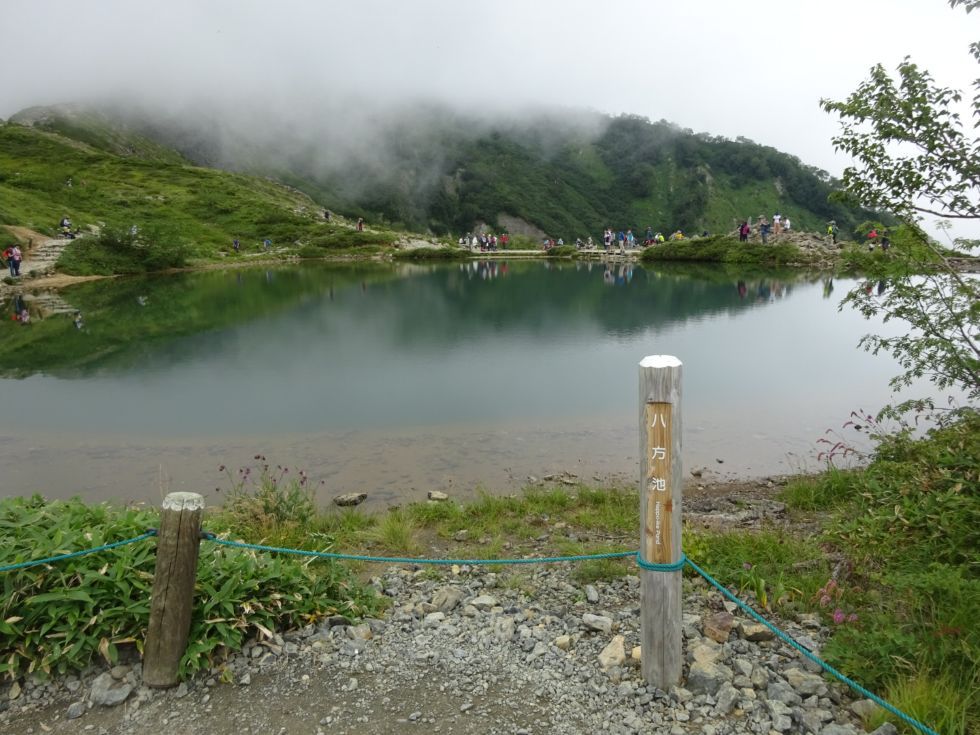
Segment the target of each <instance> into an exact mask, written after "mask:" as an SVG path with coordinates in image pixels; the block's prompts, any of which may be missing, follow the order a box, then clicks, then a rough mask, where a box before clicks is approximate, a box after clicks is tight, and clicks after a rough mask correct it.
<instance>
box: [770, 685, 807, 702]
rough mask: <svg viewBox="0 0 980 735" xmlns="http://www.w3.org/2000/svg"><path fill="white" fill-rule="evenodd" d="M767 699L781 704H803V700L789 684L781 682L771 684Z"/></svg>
mask: <svg viewBox="0 0 980 735" xmlns="http://www.w3.org/2000/svg"><path fill="white" fill-rule="evenodd" d="M766 698H767V699H769V700H770V701H772V702H779V703H780V704H788V705H797V704H803V698H802V697H801V696H800V695H799V694H797V693H796V692H794V691H793V689H792V688H791V687H790V686H789V684H786V683H784V682H782V681H779V680H776V681H770V682H769V686H768V687H767V688H766Z"/></svg>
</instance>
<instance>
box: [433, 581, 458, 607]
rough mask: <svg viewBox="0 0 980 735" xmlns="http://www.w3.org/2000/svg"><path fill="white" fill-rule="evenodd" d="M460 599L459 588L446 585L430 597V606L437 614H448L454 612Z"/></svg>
mask: <svg viewBox="0 0 980 735" xmlns="http://www.w3.org/2000/svg"><path fill="white" fill-rule="evenodd" d="M462 599H463V591H462V590H461V589H459V587H453V586H451V585H447V586H446V587H441V588H439V589H438V590H436V593H435V594H434V595H432V605H433V606H434V607H435V608H436V610H438V611H439V612H444V613H448V612H451V611H452V610H454V609H455V608H456V606H457V605H459V603H460V600H462Z"/></svg>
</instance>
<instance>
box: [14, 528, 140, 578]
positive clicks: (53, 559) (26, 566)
mask: <svg viewBox="0 0 980 735" xmlns="http://www.w3.org/2000/svg"><path fill="white" fill-rule="evenodd" d="M156 535H157V532H156V529H154V528H151V529H150V530H149V531H147V532H146V533H143V534H140V535H139V536H135V537H134V538H128V539H126V540H125V541H116V542H114V543H111V544H104V545H102V546H96V547H95V548H93V549H85V550H84V551H73V552H72V553H70V554H61V555H59V556H49V557H47V558H45V559H34V560H32V561H22V562H20V563H18V564H8V565H7V566H3V567H0V573H3V572H12V571H14V570H16V569H29V568H30V567H38V566H41V565H42V564H52V563H54V562H57V561H64V560H65V559H75V558H76V557H79V556H85V555H86V554H95V553H96V552H99V551H108V550H109V549H118V548H119V547H120V546H126V545H127V544H135V543H136V542H137V541H145V540H146V539H148V538H151V537H152V536H156Z"/></svg>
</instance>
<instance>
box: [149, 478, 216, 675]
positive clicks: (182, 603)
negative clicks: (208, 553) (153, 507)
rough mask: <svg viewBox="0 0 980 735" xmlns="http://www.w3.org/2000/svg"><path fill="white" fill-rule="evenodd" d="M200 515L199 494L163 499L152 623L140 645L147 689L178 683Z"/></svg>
mask: <svg viewBox="0 0 980 735" xmlns="http://www.w3.org/2000/svg"><path fill="white" fill-rule="evenodd" d="M203 512H204V498H203V497H202V496H200V495H198V494H197V493H170V494H169V495H167V497H166V498H164V499H163V507H162V510H161V511H160V530H159V531H158V532H157V563H156V572H155V573H154V575H153V593H152V596H151V598H150V625H149V628H148V629H147V631H146V643H145V645H144V647H143V683H144V684H146V685H147V686H151V687H171V686H174V685H175V684H176V683H177V666H178V664H180V658H181V656H183V655H184V651H185V649H186V648H187V637H188V635H189V634H190V629H191V612H192V610H193V608H194V581H195V579H196V577H197V554H198V550H199V548H200V545H201V515H202V514H203Z"/></svg>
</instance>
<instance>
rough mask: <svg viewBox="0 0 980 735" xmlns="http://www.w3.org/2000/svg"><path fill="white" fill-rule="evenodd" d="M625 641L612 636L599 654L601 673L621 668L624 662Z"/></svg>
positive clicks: (621, 637)
mask: <svg viewBox="0 0 980 735" xmlns="http://www.w3.org/2000/svg"><path fill="white" fill-rule="evenodd" d="M625 641H626V639H625V638H624V637H623V636H621V635H617V636H613V639H612V640H611V641H610V642H609V644H608V645H607V646H606V647H605V648H603V649H602V651H601V652H600V653H599V665H600V666H601V667H602V669H603V671H605V670H607V669H611V668H612V667H613V666H622V665H623V663H625V661H626V647H625V645H624V643H625Z"/></svg>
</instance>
